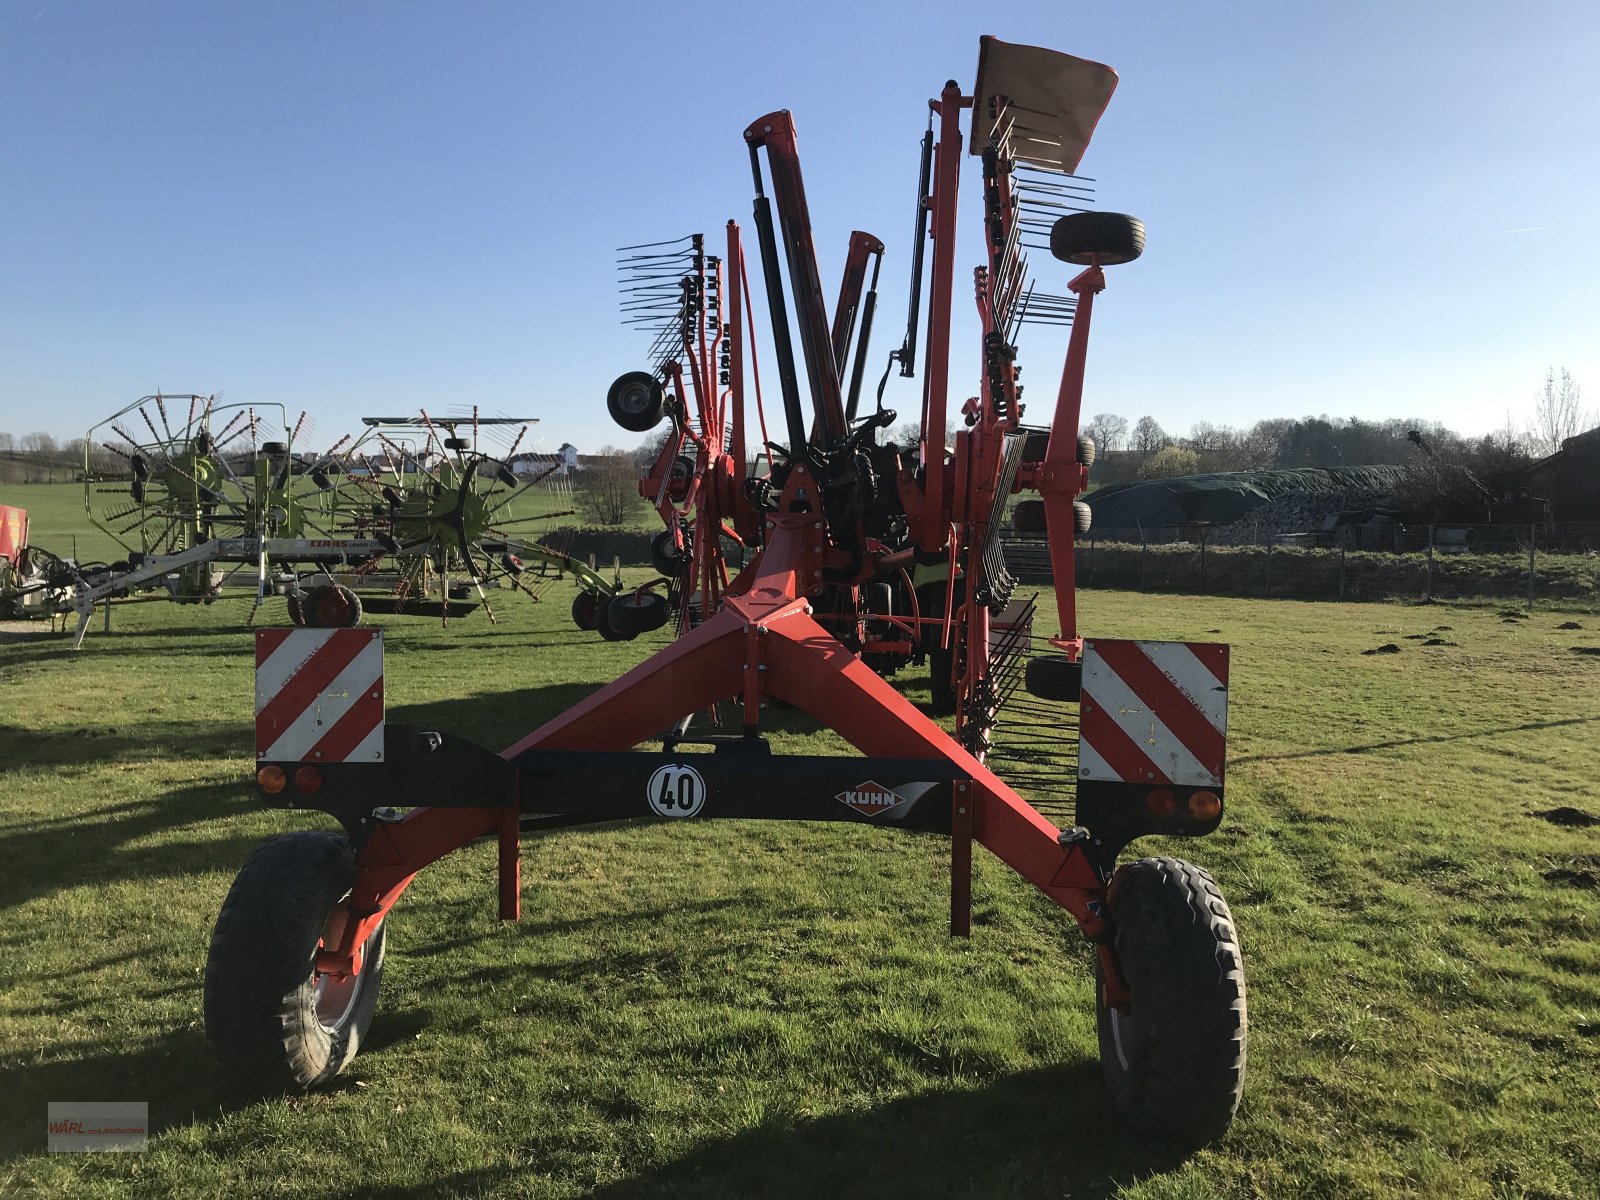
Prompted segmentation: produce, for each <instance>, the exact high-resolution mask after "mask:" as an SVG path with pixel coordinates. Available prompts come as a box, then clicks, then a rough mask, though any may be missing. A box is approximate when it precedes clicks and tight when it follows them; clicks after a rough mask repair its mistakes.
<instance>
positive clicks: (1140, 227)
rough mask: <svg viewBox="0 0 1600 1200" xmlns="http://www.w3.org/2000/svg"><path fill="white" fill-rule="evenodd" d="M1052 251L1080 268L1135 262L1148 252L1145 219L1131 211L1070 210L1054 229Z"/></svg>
mask: <svg viewBox="0 0 1600 1200" xmlns="http://www.w3.org/2000/svg"><path fill="white" fill-rule="evenodd" d="M1050 253H1051V254H1053V255H1055V256H1056V257H1057V258H1059V259H1060V260H1061V261H1062V262H1069V263H1075V264H1077V265H1078V266H1080V267H1087V266H1091V265H1092V264H1093V263H1094V261H1095V260H1096V259H1099V261H1100V265H1101V266H1102V267H1112V266H1117V265H1118V264H1121V263H1131V262H1132V261H1133V260H1134V259H1136V258H1138V257H1139V256H1140V255H1141V254H1143V253H1144V222H1143V221H1141V220H1139V218H1138V217H1130V216H1129V215H1128V214H1127V213H1114V212H1080V213H1068V214H1067V215H1066V216H1064V217H1062V218H1061V219H1060V220H1059V221H1057V222H1056V223H1055V226H1054V227H1053V228H1052V229H1051V230H1050Z"/></svg>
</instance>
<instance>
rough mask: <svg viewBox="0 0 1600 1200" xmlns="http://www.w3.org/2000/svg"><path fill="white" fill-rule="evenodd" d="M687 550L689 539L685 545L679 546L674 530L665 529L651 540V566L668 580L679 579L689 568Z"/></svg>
mask: <svg viewBox="0 0 1600 1200" xmlns="http://www.w3.org/2000/svg"><path fill="white" fill-rule="evenodd" d="M687 549H688V545H687V539H685V545H683V546H679V545H678V543H677V542H675V541H674V540H673V537H672V530H670V529H663V530H662V531H661V532H660V533H658V534H656V535H655V537H653V538H651V539H650V565H651V566H652V567H654V568H655V569H656V571H657V572H658V573H659V574H662V575H665V576H666V577H667V578H668V579H677V578H678V577H679V576H680V575H682V574H683V573H684V571H685V570H686V569H687V568H688V565H689V560H688V558H687V557H686V556H685V554H684V551H685V550H687Z"/></svg>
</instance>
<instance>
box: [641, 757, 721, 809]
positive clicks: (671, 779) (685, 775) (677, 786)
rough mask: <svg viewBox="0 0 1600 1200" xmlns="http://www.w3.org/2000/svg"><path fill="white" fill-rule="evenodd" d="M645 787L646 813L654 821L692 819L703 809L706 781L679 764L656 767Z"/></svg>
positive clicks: (687, 767)
mask: <svg viewBox="0 0 1600 1200" xmlns="http://www.w3.org/2000/svg"><path fill="white" fill-rule="evenodd" d="M645 787H646V792H645V798H646V799H647V800H649V801H650V811H651V812H653V813H655V814H656V816H658V817H692V816H694V815H695V814H696V813H698V812H699V811H700V810H701V809H702V808H704V807H705V803H706V781H705V780H704V779H702V778H700V772H699V771H696V770H695V769H694V768H693V767H690V766H685V765H684V764H682V763H668V764H667V765H666V766H663V767H657V768H656V770H655V774H653V775H651V776H650V782H649V783H648V784H646V785H645Z"/></svg>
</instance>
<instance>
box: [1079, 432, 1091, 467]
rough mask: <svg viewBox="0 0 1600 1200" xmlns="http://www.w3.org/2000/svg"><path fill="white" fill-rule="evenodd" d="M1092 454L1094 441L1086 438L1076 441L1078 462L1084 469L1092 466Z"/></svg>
mask: <svg viewBox="0 0 1600 1200" xmlns="http://www.w3.org/2000/svg"><path fill="white" fill-rule="evenodd" d="M1094 453H1095V451H1094V439H1093V438H1092V437H1087V436H1084V437H1080V438H1079V439H1078V461H1079V462H1080V463H1082V464H1083V465H1084V466H1086V467H1092V466H1094Z"/></svg>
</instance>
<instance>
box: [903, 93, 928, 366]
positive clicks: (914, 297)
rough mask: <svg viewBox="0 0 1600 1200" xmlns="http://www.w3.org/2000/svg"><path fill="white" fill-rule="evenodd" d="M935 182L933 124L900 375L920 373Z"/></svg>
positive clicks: (920, 193) (924, 138)
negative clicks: (919, 342)
mask: <svg viewBox="0 0 1600 1200" xmlns="http://www.w3.org/2000/svg"><path fill="white" fill-rule="evenodd" d="M932 179H933V121H932V119H931V118H930V119H929V121H928V132H927V133H925V134H923V135H922V174H921V178H919V179H918V181H917V232H916V236H915V238H913V239H912V242H911V300H910V302H909V304H908V305H907V309H906V340H905V341H904V342H902V343H901V345H900V375H901V378H903V379H910V378H911V377H912V376H914V375H915V374H916V373H917V325H918V324H919V323H920V322H921V319H922V249H923V247H924V246H926V245H927V244H928V185H929V184H930V183H931V182H932Z"/></svg>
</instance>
